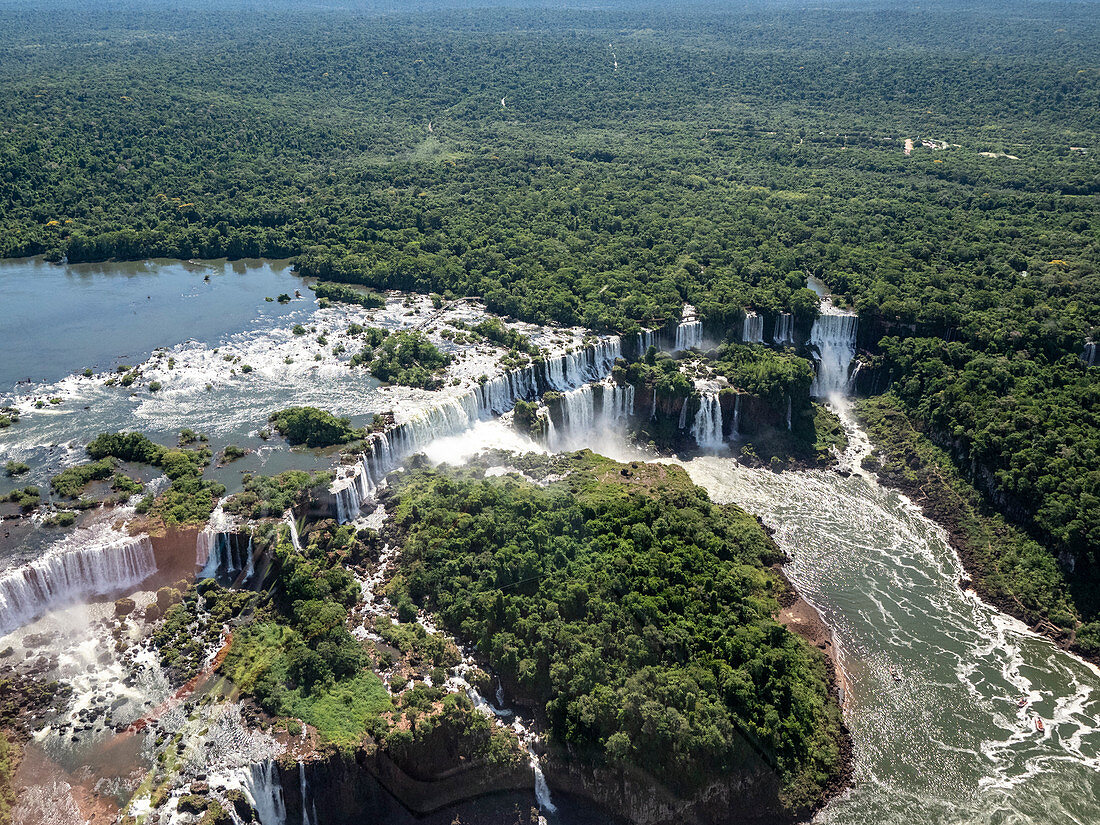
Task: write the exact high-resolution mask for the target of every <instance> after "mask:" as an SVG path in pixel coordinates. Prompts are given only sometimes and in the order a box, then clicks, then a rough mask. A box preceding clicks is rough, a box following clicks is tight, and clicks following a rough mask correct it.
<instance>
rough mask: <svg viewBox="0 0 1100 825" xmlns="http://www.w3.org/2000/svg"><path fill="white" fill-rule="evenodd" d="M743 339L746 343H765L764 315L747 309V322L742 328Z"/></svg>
mask: <svg viewBox="0 0 1100 825" xmlns="http://www.w3.org/2000/svg"><path fill="white" fill-rule="evenodd" d="M741 340H742V341H743V342H744V343H746V344H762V343H764V316H763V315H757V314H756V313H755V312H753V311H752V310H751V309H748V310H745V324H744V326H743V327H742V328H741Z"/></svg>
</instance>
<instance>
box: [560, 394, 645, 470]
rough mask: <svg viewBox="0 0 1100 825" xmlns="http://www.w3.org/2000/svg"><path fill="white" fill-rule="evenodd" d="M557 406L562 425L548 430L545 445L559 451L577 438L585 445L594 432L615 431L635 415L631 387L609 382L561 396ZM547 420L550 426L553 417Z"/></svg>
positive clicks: (569, 446) (569, 445) (568, 447)
mask: <svg viewBox="0 0 1100 825" xmlns="http://www.w3.org/2000/svg"><path fill="white" fill-rule="evenodd" d="M557 405H558V412H559V415H560V420H561V424H560V426H552V427H551V429H550V431H549V432H548V433H547V443H548V445H549V446H550V448H551V449H553V450H556V451H559V452H560V451H561V450H566V449H570V448H571V445H572V444H573V443H574V442H576V441H577V440H578V439H579V440H580V443H581V444H583V443H585V442H586V440H587V439H589V438H591V436H592V434H593V433H599V432H615V431H617V430H618V427H617V426H616V425H617V424H618V423H619V422H621V421H622V420H623V419H625V418H629V417H630V416H632V415H634V387H632V386H631V385H629V384H627V385H625V386H620V385H619V384H617V383H615V382H614V381H611V380H610V379H607V380H604V381H602V382H600V383H598V384H585V385H584V386H581V387H578V388H577V389H575V390H570V391H569V392H566V393H562V395H561V397H560V398H559V399H558V402H557ZM550 420H551V424H552V425H553V416H551V418H550Z"/></svg>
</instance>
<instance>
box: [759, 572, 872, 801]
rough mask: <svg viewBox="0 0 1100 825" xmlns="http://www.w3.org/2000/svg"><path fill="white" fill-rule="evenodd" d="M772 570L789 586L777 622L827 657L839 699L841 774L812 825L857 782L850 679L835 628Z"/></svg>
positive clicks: (828, 673) (781, 597) (831, 688)
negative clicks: (848, 713) (848, 714)
mask: <svg viewBox="0 0 1100 825" xmlns="http://www.w3.org/2000/svg"><path fill="white" fill-rule="evenodd" d="M773 569H774V570H775V571H776V573H777V574H778V575H779V577H780V579H781V581H782V582H783V583H784V584H785V585H786V589H785V590H784V592H783V593H781V594H779V613H778V614H776V617H775V618H776V621H778V622H779V623H780V624H781V625H783V626H784V627H785V628H787V629H788V630H789V631H790V632H791V633H794V634H795V635H797V636H799V637H800V638H802V639H804V640H806V642H807V643H808V644H810V645H812V646H813V647H815V648H817V649H818V650H820V651H821V652H822V653H824V654H825V666H826V676H827V684H828V687H829V693H830V694H832V696H833V697H834V698H835V699H836V702H837V707H838V708H839V710H840V730H841V736H840V739H839V741H838V742H837V745H838V747H839V749H840V765H839V771H838V772H837V775H836V778H835V779H834V780H833V782H832V783H830V785H829V786H828V787H827V788H826V790H825V793H824V794H823V795H822V798H821V801H820V802H819V803H818V805H817V806H815V807H814V809H813V810H812V811H810V816H809V817H808V818H807V819H806V821H807V822H811V821H812V820H813V818H814V816H816V815H817V813H818V812H819V811H821V810H822V809H823V808H825V807H826V806H827V805H829V804H830V803H831V802H832V801H833V800H834V799H836V798H837V797H839V796H841V795H842V794H844V793H845V792H846V791H848V790H849V789H851V787H852V785H853V782H854V776H855V751H854V745H853V742H852V734H851V731H849V730H848V725H847V723H846V722H845V720H844V709H845V706H846V705H847V703H848V694H849V692H850V685H849V682H848V677H847V676H846V675H845V673H844V668H843V667H842V666H841V664H840V657H839V653H838V651H837V646H836V639H835V636H834V634H833V630H832V628H830V627H829V626H828V625H827V624H826V623H825V620H824V619H823V618H822V617H821V614H820V613H819V612H818V610H817V608H816V607H814V606H813V605H812V604H810V603H809V602H808V601H806V599H805V598H803V596H802V594H801V593H799V592H798V589H797V588H796V587H795V586H794V584H792V583H791V581H790V579H788V578H787V574H786V573H785V572H784V571H783V568H782V567H780V566H778V565H777V566H776V567H775V568H773Z"/></svg>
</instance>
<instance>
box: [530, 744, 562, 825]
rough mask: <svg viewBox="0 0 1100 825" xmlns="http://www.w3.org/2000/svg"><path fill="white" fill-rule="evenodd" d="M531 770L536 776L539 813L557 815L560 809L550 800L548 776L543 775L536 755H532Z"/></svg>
mask: <svg viewBox="0 0 1100 825" xmlns="http://www.w3.org/2000/svg"><path fill="white" fill-rule="evenodd" d="M531 770H532V771H534V774H535V800H536V801H537V802H538V803H539V811H540V812H543V811H545V812H546V813H548V814H553V813H557V811H558V808H557V806H556V805H555V804H554V802H553V800H552V799H551V798H550V786H549V785H547V784H546V776H544V775H543V772H542V766H541V765H540V764H539V759H538V757H537V756H535V754H534V753H532V754H531Z"/></svg>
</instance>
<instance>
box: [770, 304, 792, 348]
mask: <svg viewBox="0 0 1100 825" xmlns="http://www.w3.org/2000/svg"><path fill="white" fill-rule="evenodd" d="M772 343H773V344H793V343H794V316H793V315H791V313H789V312H780V313H779V314H778V315H776V316H775V328H774V329H773V330H772Z"/></svg>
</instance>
